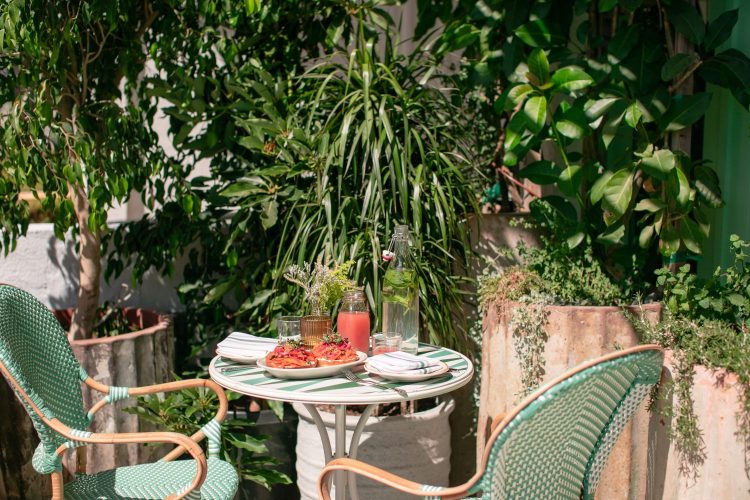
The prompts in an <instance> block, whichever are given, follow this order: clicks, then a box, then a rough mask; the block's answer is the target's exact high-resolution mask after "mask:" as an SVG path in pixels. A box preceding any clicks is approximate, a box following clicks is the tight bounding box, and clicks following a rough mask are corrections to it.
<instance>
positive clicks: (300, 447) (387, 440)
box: [293, 396, 455, 500]
mask: <svg viewBox="0 0 750 500" xmlns="http://www.w3.org/2000/svg"><path fill="white" fill-rule="evenodd" d="M293 406H294V410H295V411H296V412H297V413H298V414H299V417H300V418H299V424H298V427H297V486H299V490H300V494H301V498H302V499H305V500H314V499H316V498H317V494H316V491H315V484H316V481H317V479H318V475H319V474H320V470H321V469H322V468H323V465H324V463H325V461H324V460H323V453H322V447H321V444H320V435H319V434H318V429H317V428H316V427H315V423H314V422H313V421H312V418H310V414H309V413H308V412H307V410H306V409H305V407H304V406H303V405H301V404H298V403H295V404H294V405H293ZM454 408H455V402H454V400H453V398H452V397H450V396H445V397H441V398H440V399H439V403H438V405H437V406H436V407H435V408H432V409H430V410H426V411H422V412H417V413H414V414H412V415H402V416H397V417H370V418H369V419H368V421H367V425H366V426H365V430H364V432H363V433H362V438H361V439H360V445H359V450H358V454H357V458H358V459H359V460H362V461H363V462H367V463H368V464H371V465H375V466H376V467H381V468H383V469H385V470H387V471H389V472H392V473H394V474H398V475H400V476H402V477H405V478H407V479H410V480H412V481H417V482H420V483H427V484H434V485H437V486H448V476H449V474H450V458H451V444H450V443H451V429H450V425H449V423H448V419H449V417H450V414H451V413H452V412H453V410H454ZM320 415H321V417H322V418H323V421H324V422H325V425H326V428H327V430H328V437H329V439H330V440H331V443H332V444H333V443H334V416H333V414H332V413H326V412H321V413H320ZM358 418H359V416H358V415H357V416H347V417H346V441H347V443H348V442H349V440H350V439H351V437H352V433H353V432H354V427H355V426H356V425H357V420H358ZM357 485H358V488H359V498H361V499H363V500H364V499H367V500H381V499H382V500H396V499H410V498H413V497H411V496H410V495H406V494H402V493H399V492H398V491H396V490H393V489H390V488H386V487H384V486H382V485H380V484H379V483H375V482H373V481H370V480H367V479H363V478H358V479H357Z"/></svg>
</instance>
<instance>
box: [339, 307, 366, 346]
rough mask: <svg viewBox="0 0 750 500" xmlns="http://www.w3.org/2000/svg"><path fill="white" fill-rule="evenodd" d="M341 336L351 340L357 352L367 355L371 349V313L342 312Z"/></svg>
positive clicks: (340, 317)
mask: <svg viewBox="0 0 750 500" xmlns="http://www.w3.org/2000/svg"><path fill="white" fill-rule="evenodd" d="M338 332H339V335H341V336H342V337H344V338H345V339H349V342H351V344H352V347H354V349H356V350H357V351H362V352H364V353H367V351H368V350H369V347H370V313H369V312H367V311H341V312H339V318H338Z"/></svg>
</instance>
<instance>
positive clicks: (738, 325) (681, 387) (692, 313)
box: [634, 235, 750, 478]
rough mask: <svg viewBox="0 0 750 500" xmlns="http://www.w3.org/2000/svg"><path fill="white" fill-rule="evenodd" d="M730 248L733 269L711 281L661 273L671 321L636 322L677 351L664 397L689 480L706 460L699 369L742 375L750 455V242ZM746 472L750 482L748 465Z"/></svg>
mask: <svg viewBox="0 0 750 500" xmlns="http://www.w3.org/2000/svg"><path fill="white" fill-rule="evenodd" d="M730 247H731V250H732V252H733V254H734V263H733V265H732V266H730V267H728V268H726V269H722V268H717V270H716V272H715V273H714V275H713V276H712V277H711V278H710V279H708V280H701V279H698V278H697V277H696V276H695V275H694V274H692V273H691V272H690V268H689V266H683V267H682V268H681V269H679V271H678V272H677V273H675V274H673V273H669V272H666V271H664V272H660V273H659V280H658V281H659V284H660V285H661V286H663V287H664V303H665V305H666V306H667V313H666V314H665V318H664V319H663V320H662V322H661V323H659V324H657V325H653V324H650V323H648V322H645V321H640V320H638V319H634V324H635V325H636V329H637V330H638V331H639V333H640V335H641V337H642V339H643V341H645V342H656V343H658V344H660V345H662V346H664V347H665V348H668V349H672V350H673V352H674V356H675V368H676V374H675V377H674V380H673V382H672V385H671V386H670V387H667V388H665V389H664V390H663V392H662V393H661V397H662V398H663V399H664V400H665V401H664V406H665V409H666V412H667V414H668V415H670V416H671V417H672V428H671V433H672V436H673V439H674V440H675V445H676V447H677V450H678V451H679V453H680V469H681V471H682V472H683V473H684V474H685V475H686V476H687V477H693V478H694V477H697V475H698V474H699V473H700V465H701V464H702V463H703V460H704V459H705V456H706V455H705V449H704V443H703V439H702V431H701V428H700V422H699V421H698V418H697V416H696V414H695V411H694V410H693V399H692V393H691V387H692V382H693V370H694V367H695V366H696V365H703V366H705V367H707V368H709V369H712V370H716V369H725V370H727V371H729V372H731V373H734V374H736V375H737V377H738V379H739V383H740V398H741V400H740V410H739V411H738V413H737V428H738V429H739V434H740V436H739V437H740V438H741V439H742V441H743V443H744V446H745V451H746V456H750V356H748V351H749V350H750V254H748V253H747V250H748V248H750V243H747V242H745V241H743V240H741V239H740V238H739V237H738V236H736V235H734V236H732V237H731V239H730ZM669 391H673V392H674V395H675V396H676V397H675V400H676V403H675V406H674V407H672V406H671V405H670V404H669V402H668V401H669V396H670V395H669ZM745 470H746V472H747V473H748V476H749V477H750V462H748V461H747V460H746V461H745Z"/></svg>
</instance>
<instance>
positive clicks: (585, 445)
mask: <svg viewBox="0 0 750 500" xmlns="http://www.w3.org/2000/svg"><path fill="white" fill-rule="evenodd" d="M662 358H663V353H662V350H661V348H659V346H656V345H644V346H638V347H634V348H631V349H626V350H623V351H618V352H615V353H612V354H609V355H607V356H603V357H601V358H598V359H594V360H591V361H589V362H587V363H584V364H582V365H580V366H578V367H576V368H574V369H573V370H571V371H569V372H568V373H565V374H564V375H562V376H560V377H558V378H557V379H555V380H553V381H551V382H550V383H548V384H546V385H545V386H544V387H542V388H540V389H539V390H537V391H536V392H535V393H534V394H532V395H530V396H529V397H528V398H526V399H525V400H524V401H523V402H522V403H521V404H519V405H518V406H517V407H516V408H515V409H514V410H513V411H512V412H510V413H509V414H507V415H501V416H499V417H498V418H497V419H496V420H495V421H494V422H493V423H494V425H495V426H496V427H495V428H494V430H493V432H492V434H491V435H490V438H489V440H488V442H487V446H486V448H485V453H484V458H483V460H482V467H481V468H480V470H479V471H478V472H477V473H476V474H475V475H474V476H473V477H472V478H471V479H470V480H469V481H468V482H467V483H466V484H463V485H461V486H455V487H451V488H442V487H438V486H430V485H425V484H419V483H415V482H413V481H408V480H406V479H403V478H401V477H399V476H396V475H394V474H391V473H389V472H387V471H384V470H382V469H378V468H377V467H373V466H371V465H367V464H365V463H363V462H360V461H358V460H352V459H348V458H341V459H337V460H333V461H331V462H329V463H328V465H327V466H326V467H325V468H324V469H323V471H322V472H321V474H320V476H319V477H318V494H319V495H320V497H321V498H323V499H324V500H329V498H330V494H329V491H328V476H329V474H331V473H332V472H334V471H341V470H345V471H348V472H350V473H356V474H359V475H362V476H365V477H367V478H370V479H373V480H375V481H378V482H381V483H383V484H385V485H388V486H390V487H392V488H395V489H397V490H400V491H403V492H406V493H411V494H412V495H416V496H421V497H424V498H426V499H438V498H441V499H442V498H450V499H453V498H466V497H468V496H472V497H481V498H482V499H535V500H536V499H570V500H578V499H580V498H584V499H593V498H594V493H595V492H596V487H597V485H598V483H599V478H600V477H601V473H602V471H603V470H604V466H605V464H606V462H607V458H608V457H609V454H610V452H611V451H612V448H613V447H614V445H615V442H616V441H617V437H618V436H619V435H620V433H621V432H622V430H623V428H624V427H625V425H626V424H627V423H628V421H629V420H630V418H631V417H632V416H633V414H634V413H635V411H636V409H637V408H638V407H639V406H640V404H641V402H642V401H643V399H644V398H645V397H646V395H648V394H649V393H650V391H651V389H652V388H653V387H654V385H655V384H657V383H658V382H659V379H660V377H661V368H662Z"/></svg>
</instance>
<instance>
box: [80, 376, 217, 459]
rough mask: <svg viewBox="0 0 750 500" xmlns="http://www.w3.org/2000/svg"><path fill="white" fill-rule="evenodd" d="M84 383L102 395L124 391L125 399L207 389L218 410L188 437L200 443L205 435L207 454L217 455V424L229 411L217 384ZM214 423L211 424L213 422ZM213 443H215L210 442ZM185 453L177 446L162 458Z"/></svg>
mask: <svg viewBox="0 0 750 500" xmlns="http://www.w3.org/2000/svg"><path fill="white" fill-rule="evenodd" d="M84 383H85V384H86V385H88V386H89V387H91V388H92V389H94V390H97V391H99V392H101V393H104V394H110V391H112V390H114V389H117V390H122V389H126V393H125V395H126V396H127V397H131V396H142V395H145V394H156V393H159V392H172V391H179V390H182V389H191V388H194V387H204V388H207V389H211V390H212V391H213V392H214V393H215V394H216V396H217V397H218V398H219V409H218V411H217V412H216V415H215V416H214V418H213V419H212V420H211V422H209V423H208V424H207V425H206V426H204V427H203V428H201V429H200V430H199V431H198V432H196V433H195V434H193V435H192V436H190V439H192V440H193V442H196V443H197V442H200V441H201V440H202V439H203V438H205V437H206V436H207V435H208V437H209V454H210V455H214V454H217V455H218V453H219V447H220V444H219V442H218V439H219V438H220V437H221V434H220V430H219V428H218V427H219V426H218V425H217V424H220V423H221V422H223V421H224V418H225V417H226V415H227V410H228V409H229V402H228V400H227V396H226V394H224V390H223V389H222V388H221V386H220V385H219V384H217V383H216V382H214V381H213V380H209V379H202V378H195V379H188V380H176V381H174V382H167V383H164V384H156V385H148V386H144V387H128V388H115V387H111V386H107V385H104V384H102V383H99V382H97V381H96V380H94V379H92V378H91V377H88V378H86V380H84ZM107 403H109V400H107V399H102V400H101V401H98V402H97V403H96V404H95V405H94V406H92V407H91V410H89V415H90V417H91V418H93V416H94V414H95V413H96V412H97V411H99V410H100V409H102V408H103V407H104V406H105V405H106V404H107ZM214 421H215V422H216V423H213V422H214ZM211 441H215V442H213V443H212V442H211ZM183 453H185V448H184V447H182V446H178V447H177V448H175V449H174V450H172V451H171V452H169V453H168V454H167V455H165V456H164V458H163V460H166V461H170V460H174V459H175V458H177V457H179V456H180V455H182V454H183Z"/></svg>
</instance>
